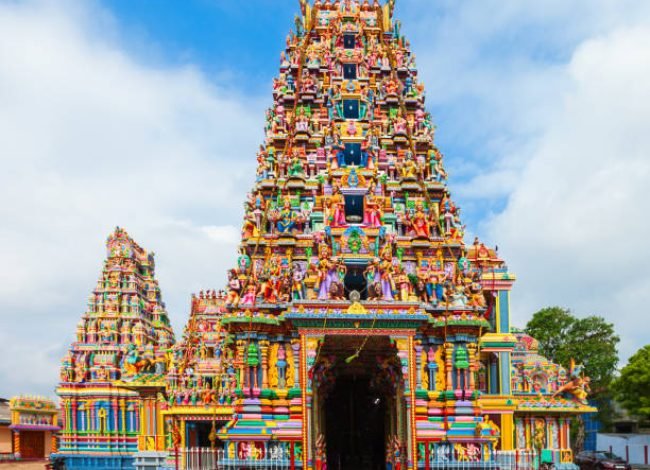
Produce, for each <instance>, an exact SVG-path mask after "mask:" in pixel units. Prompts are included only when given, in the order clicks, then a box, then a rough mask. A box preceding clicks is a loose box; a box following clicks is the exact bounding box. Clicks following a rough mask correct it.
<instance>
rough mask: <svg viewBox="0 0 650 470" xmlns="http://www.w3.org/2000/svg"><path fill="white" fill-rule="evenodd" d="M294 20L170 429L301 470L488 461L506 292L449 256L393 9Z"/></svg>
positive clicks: (322, 9)
mask: <svg viewBox="0 0 650 470" xmlns="http://www.w3.org/2000/svg"><path fill="white" fill-rule="evenodd" d="M301 6H302V18H301V19H300V20H299V21H297V24H296V27H297V30H296V31H295V33H293V34H291V35H290V36H289V37H288V38H287V48H286V51H285V52H283V53H282V55H281V59H280V74H279V76H278V78H277V79H276V80H275V81H274V85H273V98H274V104H273V106H272V108H271V109H269V111H268V112H267V124H266V140H265V142H264V143H263V145H262V146H261V147H260V149H259V152H258V154H257V160H258V169H257V179H256V183H255V185H254V187H253V188H252V190H251V192H250V194H249V196H248V199H247V201H246V213H245V219H244V225H243V229H242V243H241V247H240V256H239V259H238V263H237V266H236V267H234V268H233V269H232V270H231V271H230V272H229V281H228V291H227V293H226V294H225V298H224V296H223V295H222V296H219V295H216V297H217V298H218V299H219V300H220V301H221V302H223V306H222V307H220V308H221V309H223V313H219V314H218V315H217V316H215V317H213V318H212V320H210V321H207V320H206V321H207V324H208V325H210V326H209V328H208V331H213V332H215V333H213V334H212V335H211V339H207V338H208V337H207V336H206V340H205V342H203V343H202V342H201V341H202V340H201V339H200V338H203V337H204V336H205V335H201V334H199V335H198V336H197V335H196V334H195V333H193V330H195V329H196V328H197V327H198V325H199V324H202V323H200V322H199V321H198V318H199V317H197V316H196V315H194V314H193V316H192V319H191V320H190V324H189V325H188V332H187V333H186V343H185V344H186V346H185V347H184V348H182V350H181V351H180V352H179V353H178V358H180V360H181V361H182V362H180V363H178V362H177V363H176V364H175V367H177V370H176V371H175V373H174V374H173V375H172V376H170V377H171V380H170V385H169V392H170V400H171V401H170V409H169V410H167V413H168V416H170V417H171V420H170V423H171V422H175V423H177V424H176V425H173V424H171V425H172V426H176V428H175V429H180V431H179V432H180V438H179V439H178V441H179V442H181V443H182V444H183V445H185V446H192V445H193V446H199V445H201V443H203V445H205V444H206V443H210V444H211V445H212V446H213V447H214V446H222V447H223V448H224V451H225V453H226V455H228V456H230V457H232V458H235V459H237V458H241V459H250V458H253V457H255V456H263V455H269V454H272V453H276V454H278V453H279V454H281V455H290V456H291V460H292V461H291V464H292V465H294V466H301V467H303V468H322V466H323V465H324V463H325V461H326V460H327V461H329V462H330V464H331V465H333V462H336V464H337V465H339V466H340V467H341V468H375V467H376V466H378V465H380V464H381V465H383V463H384V462H386V461H388V462H391V464H392V465H394V466H395V468H397V466H401V468H415V467H416V465H418V461H420V462H424V461H426V462H429V461H431V460H432V459H433V456H436V455H440V456H442V455H445V456H447V458H449V459H454V458H455V457H454V456H456V455H461V456H463V457H466V458H467V459H470V458H471V459H472V460H481V459H483V458H485V459H489V458H490V453H489V452H488V451H490V450H493V449H495V448H496V446H497V445H500V446H501V448H503V449H511V448H512V445H513V441H512V436H513V413H514V409H515V403H514V402H513V401H512V399H511V390H510V387H511V380H510V354H511V351H512V349H513V347H514V344H515V339H514V337H512V336H511V335H510V334H509V323H508V322H509V304H508V298H509V297H508V292H509V290H510V288H511V286H512V284H513V281H514V277H513V276H512V275H511V274H509V273H508V271H507V267H506V265H505V264H504V262H503V261H502V260H501V259H499V257H498V256H497V254H496V252H495V250H493V249H490V248H488V247H486V246H485V245H484V244H483V243H481V242H480V241H479V240H475V241H474V242H473V243H472V244H470V245H469V246H467V245H466V244H465V242H464V239H463V236H464V229H465V227H464V225H463V223H462V220H461V211H460V208H459V207H458V205H457V204H456V203H455V202H454V201H453V199H452V198H451V194H450V192H449V190H448V188H447V186H446V181H447V173H446V171H445V169H444V166H443V155H442V153H441V152H440V150H439V149H438V148H437V147H436V145H435V141H434V134H435V127H434V125H433V122H432V119H431V116H430V114H429V113H428V112H427V111H426V109H425V91H424V86H423V84H422V83H421V81H420V79H419V76H418V71H417V68H416V64H415V56H414V55H413V54H412V52H411V50H410V47H409V43H408V41H406V39H405V38H404V37H403V36H402V35H401V34H400V31H399V24H398V23H397V22H394V21H393V7H394V2H393V1H390V2H388V3H387V4H386V5H380V4H379V2H377V1H375V2H374V3H372V4H371V3H370V2H368V1H364V2H362V3H359V2H357V1H354V0H344V1H335V2H330V1H329V0H328V1H324V2H322V1H320V0H319V1H316V2H315V3H314V4H313V6H312V5H311V4H310V2H306V1H303V2H301ZM206 301H208V299H201V302H206ZM193 308H195V307H193ZM217 331H218V332H219V333H216V332H217ZM192 338H194V339H192ZM219 345H221V351H220V353H219V355H218V357H217V356H216V355H213V354H212V353H211V352H210V351H212V350H215V351H216V349H214V348H217V347H218V346H219ZM202 348H203V349H204V350H205V351H206V352H205V353H200V354H198V355H197V352H200V351H201V350H202ZM198 356H201V357H199V358H197V357H198ZM208 363H209V364H213V367H207V366H206V364H208ZM193 410H194V411H193ZM231 413H232V416H231V415H230V414H231ZM233 416H234V418H235V419H232V417H233ZM206 421H207V423H206ZM214 429H216V430H217V431H214ZM190 441H191V444H189V442H190ZM331 465H330V466H331ZM335 468H338V467H335Z"/></svg>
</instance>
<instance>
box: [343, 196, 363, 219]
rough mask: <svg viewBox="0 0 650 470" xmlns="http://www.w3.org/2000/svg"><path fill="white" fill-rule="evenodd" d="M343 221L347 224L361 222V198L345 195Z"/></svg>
mask: <svg viewBox="0 0 650 470" xmlns="http://www.w3.org/2000/svg"><path fill="white" fill-rule="evenodd" d="M344 197H345V221H346V222H347V223H349V224H360V223H361V222H363V196H361V195H359V194H346V195H345V196H344Z"/></svg>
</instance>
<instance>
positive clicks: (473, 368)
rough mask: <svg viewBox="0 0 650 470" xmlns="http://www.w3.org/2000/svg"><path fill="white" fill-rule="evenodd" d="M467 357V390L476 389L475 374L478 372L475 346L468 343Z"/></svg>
mask: <svg viewBox="0 0 650 470" xmlns="http://www.w3.org/2000/svg"><path fill="white" fill-rule="evenodd" d="M467 355H468V359H469V368H468V371H469V389H470V390H475V389H476V372H477V371H478V363H477V360H476V344H475V343H470V344H468V345H467Z"/></svg>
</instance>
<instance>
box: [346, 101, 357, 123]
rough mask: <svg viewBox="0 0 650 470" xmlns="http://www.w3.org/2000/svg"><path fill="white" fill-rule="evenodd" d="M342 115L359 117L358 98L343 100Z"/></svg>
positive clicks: (353, 117)
mask: <svg viewBox="0 0 650 470" xmlns="http://www.w3.org/2000/svg"><path fill="white" fill-rule="evenodd" d="M343 117H344V118H345V119H359V100H343Z"/></svg>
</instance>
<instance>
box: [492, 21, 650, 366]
mask: <svg viewBox="0 0 650 470" xmlns="http://www.w3.org/2000/svg"><path fill="white" fill-rule="evenodd" d="M568 72H569V76H570V79H571V87H570V90H569V91H567V92H566V93H563V94H562V95H560V96H557V97H556V102H557V106H556V109H555V111H554V113H553V114H552V116H551V119H549V121H548V123H547V127H546V128H545V129H544V131H543V133H542V134H541V135H540V138H539V139H538V140H537V142H538V145H537V146H536V147H535V148H534V149H533V151H532V152H531V153H530V154H529V155H526V156H525V157H530V159H529V161H528V163H527V165H526V167H525V169H524V171H523V172H522V174H521V177H520V179H519V181H518V183H517V186H516V188H515V190H514V192H513V193H512V195H511V196H510V198H509V202H508V205H507V207H506V209H505V210H504V212H503V213H501V214H499V215H498V216H497V217H495V218H494V219H493V220H490V221H489V223H488V228H489V233H490V236H491V237H492V238H493V239H495V240H499V243H500V245H501V246H502V247H503V248H504V255H505V256H506V258H507V259H508V260H509V261H510V262H511V265H512V268H513V269H514V271H515V272H518V274H520V280H519V282H518V284H517V286H516V287H515V294H514V295H515V297H514V298H515V299H516V302H515V312H516V315H515V318H516V319H517V320H519V323H523V322H524V321H525V319H526V318H527V317H528V315H529V314H530V313H532V312H533V311H535V310H536V309H538V308H540V307H543V306H547V305H554V304H560V305H565V306H568V307H572V308H573V309H575V311H576V312H577V313H579V314H582V315H585V314H600V315H603V316H605V317H606V318H607V319H608V320H610V321H612V322H614V323H615V324H616V328H617V330H618V331H619V332H620V333H621V336H622V339H623V342H622V344H621V352H622V355H623V357H627V356H629V355H630V354H631V353H633V352H634V351H635V349H636V348H638V347H640V346H642V345H644V344H645V343H647V342H648V338H650V326H648V322H647V321H645V318H644V317H645V311H644V306H645V305H648V304H649V303H650V271H649V270H648V265H649V263H650V250H648V249H646V248H645V246H646V245H647V241H646V239H647V234H648V232H649V231H650V221H649V220H648V218H647V216H648V213H649V212H650V185H649V184H648V182H649V181H650V133H649V132H648V123H650V106H648V103H650V81H648V80H647V79H646V77H648V76H650V23H649V24H648V25H646V26H639V27H636V28H625V29H617V30H615V31H612V32H611V33H609V34H607V35H605V36H601V37H598V38H595V39H591V40H588V41H586V42H584V43H583V44H582V45H580V47H578V48H577V50H576V51H575V53H574V55H573V58H572V59H571V62H570V64H569V65H568Z"/></svg>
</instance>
